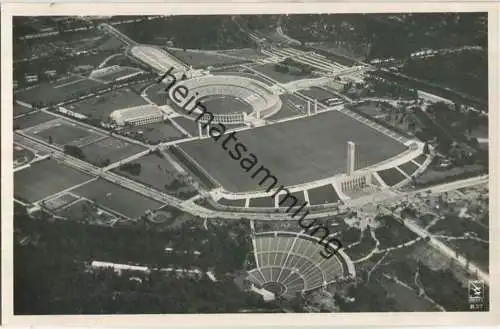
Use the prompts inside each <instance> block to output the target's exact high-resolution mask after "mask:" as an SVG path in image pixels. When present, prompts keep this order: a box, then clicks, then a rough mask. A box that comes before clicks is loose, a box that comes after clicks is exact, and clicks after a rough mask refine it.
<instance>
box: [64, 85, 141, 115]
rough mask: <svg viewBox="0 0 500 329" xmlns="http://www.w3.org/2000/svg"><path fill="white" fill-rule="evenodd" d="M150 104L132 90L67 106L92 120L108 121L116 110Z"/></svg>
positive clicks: (118, 91)
mask: <svg viewBox="0 0 500 329" xmlns="http://www.w3.org/2000/svg"><path fill="white" fill-rule="evenodd" d="M147 104H148V103H147V102H146V101H145V100H144V99H142V97H141V96H139V95H137V94H136V93H134V92H133V91H132V90H131V89H130V88H124V89H120V90H116V91H114V92H109V93H106V94H104V95H99V96H97V97H93V98H88V99H85V100H83V101H81V102H78V103H74V104H71V105H68V106H66V108H67V109H68V110H71V111H74V112H78V113H81V114H84V115H86V116H88V117H91V118H97V119H107V118H108V117H109V115H110V114H111V112H113V111H114V110H119V109H124V108H127V107H134V106H140V105H147Z"/></svg>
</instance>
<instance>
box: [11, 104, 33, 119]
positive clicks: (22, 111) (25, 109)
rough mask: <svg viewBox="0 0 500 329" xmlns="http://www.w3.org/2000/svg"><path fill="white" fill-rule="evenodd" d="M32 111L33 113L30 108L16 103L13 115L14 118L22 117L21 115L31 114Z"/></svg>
mask: <svg viewBox="0 0 500 329" xmlns="http://www.w3.org/2000/svg"><path fill="white" fill-rule="evenodd" d="M32 111H33V109H31V108H29V107H25V106H22V105H19V104H17V103H14V106H13V107H12V115H13V116H14V117H16V116H18V115H21V114H26V113H29V112H32Z"/></svg>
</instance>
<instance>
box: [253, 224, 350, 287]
mask: <svg viewBox="0 0 500 329" xmlns="http://www.w3.org/2000/svg"><path fill="white" fill-rule="evenodd" d="M321 250H323V246H322V245H320V244H318V242H317V241H316V240H314V238H311V237H309V236H306V235H301V234H298V233H276V234H275V232H271V233H263V234H259V235H256V236H255V250H254V251H255V256H256V259H255V261H256V264H257V267H256V268H255V269H252V270H250V271H249V272H248V280H250V281H251V282H252V283H254V284H255V285H256V286H258V287H264V288H266V289H267V286H269V285H270V283H276V284H277V285H279V286H281V287H282V288H283V289H281V290H280V291H278V292H277V291H272V290H273V289H269V290H271V291H272V292H274V293H276V294H277V295H280V296H284V297H294V296H295V295H296V294H297V293H301V292H303V291H308V290H312V289H316V288H319V287H321V286H323V285H326V284H329V283H332V282H334V281H337V280H338V279H340V278H342V277H345V276H347V275H348V273H347V269H346V266H345V265H344V260H342V259H341V257H340V256H338V255H335V256H333V257H331V258H329V259H326V258H324V257H323V256H321V254H320V251H321ZM271 288H272V285H271Z"/></svg>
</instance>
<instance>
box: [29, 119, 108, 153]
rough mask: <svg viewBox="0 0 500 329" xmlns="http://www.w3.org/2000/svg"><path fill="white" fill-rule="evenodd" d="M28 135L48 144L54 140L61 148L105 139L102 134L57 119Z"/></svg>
mask: <svg viewBox="0 0 500 329" xmlns="http://www.w3.org/2000/svg"><path fill="white" fill-rule="evenodd" d="M26 133H27V134H29V135H31V136H33V137H35V138H40V139H42V140H44V141H46V142H50V140H51V139H52V143H53V144H55V145H59V146H61V147H62V146H64V145H66V144H71V145H76V146H84V145H88V144H90V143H93V142H95V141H97V140H99V139H101V138H103V137H104V135H102V134H99V133H97V132H95V131H90V130H88V129H85V128H81V127H79V126H77V125H76V124H74V123H71V122H67V121H65V120H64V119H56V120H53V121H50V122H48V123H46V124H43V125H38V126H36V127H33V128H30V129H29V131H26Z"/></svg>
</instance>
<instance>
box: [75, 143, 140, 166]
mask: <svg viewBox="0 0 500 329" xmlns="http://www.w3.org/2000/svg"><path fill="white" fill-rule="evenodd" d="M143 150H144V148H143V147H141V146H139V145H136V144H131V143H127V142H125V141H123V140H121V139H118V138H114V137H108V138H105V139H101V140H100V141H97V142H95V143H93V144H90V145H87V146H85V147H83V148H82V151H83V154H84V155H85V160H86V161H88V162H90V163H93V164H95V165H98V166H100V165H101V164H102V163H103V161H105V160H106V159H109V160H110V161H111V163H113V162H116V161H118V160H121V159H123V158H126V157H128V156H130V155H132V154H136V153H139V152H140V151H143Z"/></svg>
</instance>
